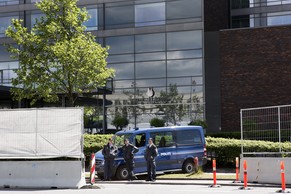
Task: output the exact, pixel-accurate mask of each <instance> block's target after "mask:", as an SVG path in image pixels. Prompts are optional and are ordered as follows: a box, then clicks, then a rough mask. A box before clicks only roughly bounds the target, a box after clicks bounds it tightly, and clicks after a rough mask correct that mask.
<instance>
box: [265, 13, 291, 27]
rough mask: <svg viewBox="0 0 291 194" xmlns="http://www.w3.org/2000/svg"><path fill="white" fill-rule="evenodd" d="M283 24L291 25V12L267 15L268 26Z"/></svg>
mask: <svg viewBox="0 0 291 194" xmlns="http://www.w3.org/2000/svg"><path fill="white" fill-rule="evenodd" d="M283 24H291V12H290V11H285V12H275V13H268V14H267V25H268V26H273V25H283Z"/></svg>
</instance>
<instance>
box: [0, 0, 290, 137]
mask: <svg viewBox="0 0 291 194" xmlns="http://www.w3.org/2000/svg"><path fill="white" fill-rule="evenodd" d="M34 4H35V0H11V1H9V0H0V37H1V38H0V85H2V86H1V87H0V92H1V93H0V106H2V107H3V108H6V107H7V108H10V107H17V103H15V102H14V103H13V101H11V97H9V95H8V94H9V91H8V90H7V87H9V86H11V78H13V77H15V74H14V72H13V69H16V68H17V67H18V62H17V61H13V60H12V59H10V58H9V53H7V51H5V47H4V46H3V44H4V43H7V42H11V40H9V39H8V38H6V37H5V34H4V33H5V30H6V28H7V26H9V25H10V20H11V19H12V18H21V19H23V20H24V21H25V22H24V24H25V25H26V26H27V27H29V28H30V27H31V26H33V24H34V22H35V18H38V17H40V16H42V14H41V13H40V12H39V11H38V10H37V9H36V7H35V5H34ZM78 5H79V6H80V7H86V8H87V11H88V13H89V14H90V16H91V18H90V20H89V21H88V22H86V23H85V25H86V26H87V30H88V31H91V32H92V34H93V35H95V36H96V37H97V39H96V41H97V42H99V43H100V44H102V45H103V46H110V50H109V58H108V60H107V61H108V66H109V67H112V68H114V69H115V70H116V77H114V78H113V92H112V94H111V95H107V99H108V100H110V101H111V102H112V105H110V106H108V108H107V116H108V117H107V118H108V120H107V121H108V123H109V124H110V123H111V120H112V119H113V117H114V115H115V114H116V112H120V113H123V114H126V116H127V117H128V119H129V120H130V126H132V127H143V126H148V125H149V120H150V119H151V118H155V117H159V118H163V117H164V116H165V115H167V116H168V117H169V118H170V119H169V122H168V124H173V123H176V124H187V123H189V122H190V120H195V119H203V120H204V119H205V120H206V121H207V123H208V128H207V130H208V131H214V132H218V131H231V130H239V128H240V125H239V123H240V120H239V115H240V114H239V111H240V109H241V108H249V107H257V106H269V105H277V104H287V103H289V101H290V100H289V96H290V95H289V93H291V92H289V90H288V83H289V80H290V79H291V76H290V75H291V74H290V71H291V69H290V64H291V63H290V62H291V49H290V47H291V44H290V38H291V31H290V29H291V26H288V25H289V24H291V1H290V0H219V1H218V0H154V1H153V0H80V1H79V2H78ZM173 86H175V87H176V88H177V91H178V94H176V95H175V98H174V99H172V100H169V99H166V100H165V98H166V97H169V96H165V94H166V93H168V94H169V93H171V92H172V93H173ZM2 94H3V95H2ZM4 94H5V95H4ZM173 114H174V116H173Z"/></svg>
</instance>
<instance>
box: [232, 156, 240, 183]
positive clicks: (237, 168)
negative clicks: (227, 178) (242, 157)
mask: <svg viewBox="0 0 291 194" xmlns="http://www.w3.org/2000/svg"><path fill="white" fill-rule="evenodd" d="M238 179H239V157H236V158H235V180H234V181H233V183H241V181H240V180H238Z"/></svg>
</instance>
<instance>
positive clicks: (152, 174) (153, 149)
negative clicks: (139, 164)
mask: <svg viewBox="0 0 291 194" xmlns="http://www.w3.org/2000/svg"><path fill="white" fill-rule="evenodd" d="M148 142H149V144H148V145H147V147H146V151H145V155H144V157H145V160H146V161H147V171H148V178H147V180H146V181H156V161H155V158H156V157H157V155H158V149H157V146H156V145H155V144H154V143H153V139H152V138H149V140H148Z"/></svg>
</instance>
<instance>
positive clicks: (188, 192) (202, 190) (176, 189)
mask: <svg viewBox="0 0 291 194" xmlns="http://www.w3.org/2000/svg"><path fill="white" fill-rule="evenodd" d="M96 186H98V187H100V188H99V189H93V188H92V189H55V190H53V189H48V190H37V189H29V190H25V189H1V190H0V194H2V193H5V194H6V193H9V194H26V193H27V194H37V193H39V194H51V193H55V194H58V193H61V194H75V193H78V194H79V193H80V194H81V193H82V194H193V193H199V194H211V193H216V194H217V193H218V194H219V193H229V194H230V193H231V194H242V193H246V194H258V193H261V194H269V193H276V191H278V190H279V189H278V188H274V187H253V188H251V190H240V189H239V187H237V186H221V187H220V188H211V187H209V186H207V185H171V184H134V183H133V184H128V183H124V184H110V183H105V184H103V183H98V184H96ZM286 190H287V191H288V189H286ZM290 191H291V190H290Z"/></svg>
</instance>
